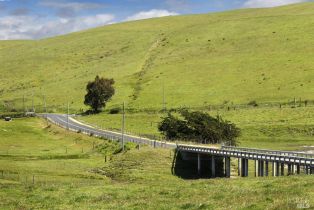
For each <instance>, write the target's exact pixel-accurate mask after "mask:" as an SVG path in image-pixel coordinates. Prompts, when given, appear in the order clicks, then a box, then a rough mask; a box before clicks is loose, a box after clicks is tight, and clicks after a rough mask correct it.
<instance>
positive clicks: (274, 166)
mask: <svg viewBox="0 0 314 210" xmlns="http://www.w3.org/2000/svg"><path fill="white" fill-rule="evenodd" d="M271 173H272V176H273V177H275V176H276V162H272V163H271Z"/></svg>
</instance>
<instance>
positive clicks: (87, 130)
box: [41, 115, 176, 148]
mask: <svg viewBox="0 0 314 210" xmlns="http://www.w3.org/2000/svg"><path fill="white" fill-rule="evenodd" d="M41 116H42V117H46V115H41ZM47 119H48V120H49V121H50V122H52V123H53V124H55V125H57V126H59V127H62V128H64V129H69V130H70V131H73V132H80V133H83V134H86V135H92V136H95V137H103V138H106V139H108V140H113V141H121V140H122V134H120V133H116V132H112V131H104V130H99V129H95V128H91V127H88V126H84V125H82V126H81V127H79V126H78V125H76V124H73V123H71V122H70V126H69V127H67V125H66V124H64V123H59V122H57V121H55V120H53V119H52V118H50V117H49V116H48V118H47ZM124 138H125V140H126V141H127V142H132V143H137V144H143V145H144V144H145V145H150V146H152V147H161V148H175V147H176V146H175V145H173V144H169V143H167V142H161V141H157V140H152V139H147V138H142V137H136V136H131V135H127V134H125V135H124Z"/></svg>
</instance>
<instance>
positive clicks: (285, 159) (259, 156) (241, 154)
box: [177, 145, 314, 167]
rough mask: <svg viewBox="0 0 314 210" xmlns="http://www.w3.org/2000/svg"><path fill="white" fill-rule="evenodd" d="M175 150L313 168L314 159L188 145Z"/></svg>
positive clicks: (179, 146)
mask: <svg viewBox="0 0 314 210" xmlns="http://www.w3.org/2000/svg"><path fill="white" fill-rule="evenodd" d="M177 149H178V150H179V151H185V152H192V153H204V154H210V155H218V156H228V157H235V158H245V159H251V160H265V161H273V162H282V163H293V164H301V165H309V166H311V167H313V166H314V158H310V157H300V156H289V155H282V154H269V153H262V152H253V151H240V150H231V149H230V150H225V149H217V148H206V147H195V146H189V145H178V147H177Z"/></svg>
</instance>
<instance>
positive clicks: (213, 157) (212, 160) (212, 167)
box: [211, 156, 216, 178]
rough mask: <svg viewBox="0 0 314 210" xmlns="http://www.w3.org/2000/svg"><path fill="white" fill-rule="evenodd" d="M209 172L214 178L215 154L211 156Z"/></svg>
mask: <svg viewBox="0 0 314 210" xmlns="http://www.w3.org/2000/svg"><path fill="white" fill-rule="evenodd" d="M211 172H212V173H211V175H212V178H215V177H216V166H215V156H212V157H211Z"/></svg>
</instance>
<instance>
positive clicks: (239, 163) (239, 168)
mask: <svg viewBox="0 0 314 210" xmlns="http://www.w3.org/2000/svg"><path fill="white" fill-rule="evenodd" d="M238 176H241V159H240V158H238Z"/></svg>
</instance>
